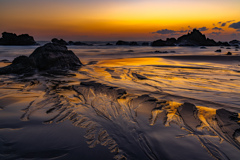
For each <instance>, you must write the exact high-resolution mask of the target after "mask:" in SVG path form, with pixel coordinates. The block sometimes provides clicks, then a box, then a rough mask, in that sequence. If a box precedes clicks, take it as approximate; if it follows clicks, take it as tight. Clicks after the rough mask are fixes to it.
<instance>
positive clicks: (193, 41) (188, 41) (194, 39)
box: [177, 29, 217, 46]
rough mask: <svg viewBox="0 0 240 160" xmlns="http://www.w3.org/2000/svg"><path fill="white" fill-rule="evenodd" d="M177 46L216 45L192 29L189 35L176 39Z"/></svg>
mask: <svg viewBox="0 0 240 160" xmlns="http://www.w3.org/2000/svg"><path fill="white" fill-rule="evenodd" d="M177 44H178V45H180V46H216V45H217V43H216V42H215V41H214V40H212V39H209V38H206V36H205V35H203V34H202V33H201V32H200V31H199V30H197V29H193V31H192V32H191V33H188V34H187V35H183V36H181V37H179V38H178V39H177Z"/></svg>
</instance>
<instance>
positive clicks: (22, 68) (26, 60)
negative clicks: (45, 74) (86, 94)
mask: <svg viewBox="0 0 240 160" xmlns="http://www.w3.org/2000/svg"><path fill="white" fill-rule="evenodd" d="M81 66H82V63H81V62H80V60H79V59H78V57H77V56H76V55H75V54H74V53H73V52H72V51H70V50H68V49H67V47H66V46H63V45H59V44H57V43H47V44H45V45H44V46H41V47H38V48H37V49H35V51H34V52H33V53H32V54H31V55H30V56H29V57H27V56H19V57H17V58H15V59H14V60H13V62H12V64H11V65H9V66H6V67H3V68H0V74H10V73H15V74H23V73H29V72H33V71H34V70H39V71H46V70H51V71H53V70H55V71H57V70H75V69H78V68H79V67H81Z"/></svg>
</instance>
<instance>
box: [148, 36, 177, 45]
mask: <svg viewBox="0 0 240 160" xmlns="http://www.w3.org/2000/svg"><path fill="white" fill-rule="evenodd" d="M176 42H177V40H176V39H175V38H167V40H166V41H163V40H161V39H159V40H156V41H153V42H152V46H176Z"/></svg>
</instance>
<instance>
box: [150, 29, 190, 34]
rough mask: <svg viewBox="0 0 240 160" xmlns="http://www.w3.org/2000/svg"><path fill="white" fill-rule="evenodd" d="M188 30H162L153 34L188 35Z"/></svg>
mask: <svg viewBox="0 0 240 160" xmlns="http://www.w3.org/2000/svg"><path fill="white" fill-rule="evenodd" d="M187 31H188V30H178V31H175V30H169V29H162V30H158V31H156V32H152V33H153V34H155V33H156V34H178V33H186V32H187Z"/></svg>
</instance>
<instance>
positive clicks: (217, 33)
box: [211, 32, 222, 35]
mask: <svg viewBox="0 0 240 160" xmlns="http://www.w3.org/2000/svg"><path fill="white" fill-rule="evenodd" d="M221 33H222V32H212V33H211V34H213V35H219V34H221Z"/></svg>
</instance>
